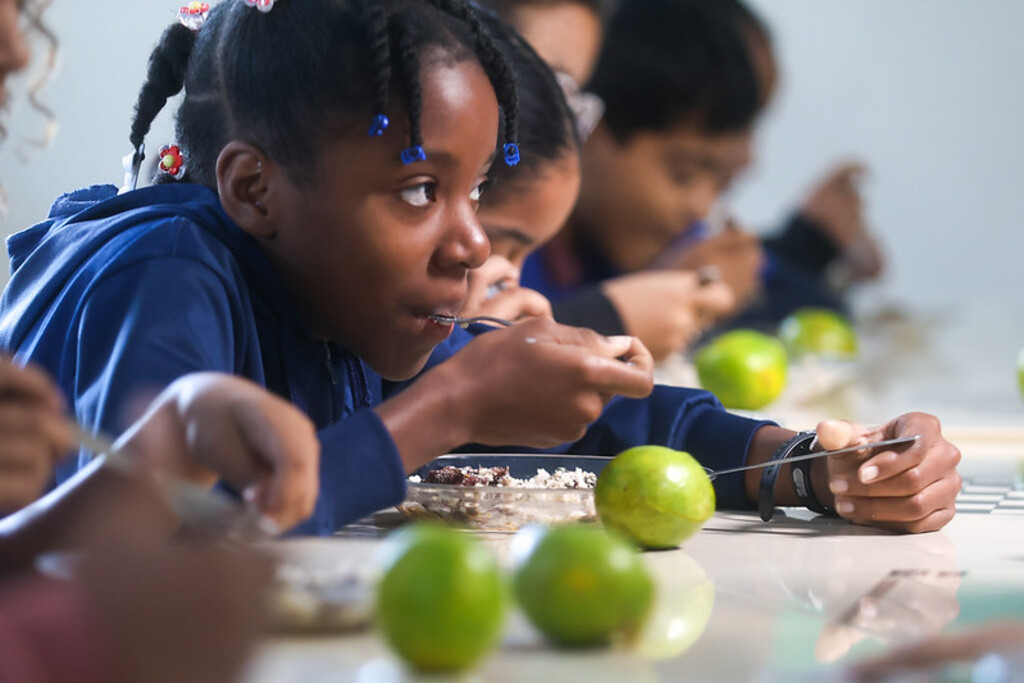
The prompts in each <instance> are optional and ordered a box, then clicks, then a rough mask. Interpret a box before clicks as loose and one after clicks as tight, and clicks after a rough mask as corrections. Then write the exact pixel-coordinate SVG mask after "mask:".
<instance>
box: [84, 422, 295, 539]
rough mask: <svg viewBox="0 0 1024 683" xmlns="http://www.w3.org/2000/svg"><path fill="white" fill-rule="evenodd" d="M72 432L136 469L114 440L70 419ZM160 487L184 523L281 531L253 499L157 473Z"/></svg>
mask: <svg viewBox="0 0 1024 683" xmlns="http://www.w3.org/2000/svg"><path fill="white" fill-rule="evenodd" d="M69 423H70V427H71V432H72V436H73V437H74V438H75V440H76V441H77V442H78V443H79V445H81V446H83V447H84V448H85V449H86V450H88V451H91V452H92V454H93V456H94V457H102V458H104V459H105V461H106V463H108V464H109V465H110V466H111V467H114V468H115V469H119V470H121V471H122V472H134V471H135V470H136V469H137V464H136V463H135V462H134V461H133V460H132V459H131V458H130V457H129V456H128V455H127V454H126V453H125V452H124V451H122V450H121V449H119V448H118V447H117V446H116V445H115V443H114V440H113V439H112V438H111V437H110V436H108V435H106V434H104V433H102V432H97V431H93V430H91V429H89V428H88V427H85V426H84V425H82V424H80V423H78V422H76V421H74V420H70V421H69ZM154 479H155V480H156V483H157V487H158V488H159V490H160V492H161V493H162V494H163V496H164V500H165V502H166V503H167V505H168V506H169V507H170V508H171V510H173V511H174V513H175V514H176V515H177V516H178V517H179V518H180V519H181V522H182V524H183V525H184V526H186V527H189V528H192V529H197V530H201V531H203V532H206V533H213V534H216V535H219V536H225V537H228V538H233V539H237V540H246V541H257V540H264V539H267V538H273V537H275V536H278V535H280V533H281V530H280V528H279V527H278V526H277V524H275V523H274V521H273V520H271V519H269V518H268V517H265V516H264V515H263V514H262V513H261V512H260V511H259V509H258V508H257V507H256V505H255V504H253V503H249V502H246V503H241V502H239V501H237V500H235V499H234V498H232V497H231V496H229V495H228V494H226V493H225V492H223V491H221V490H220V489H216V488H212V489H206V488H203V487H201V486H196V485H195V484H193V483H191V482H189V481H186V480H184V479H182V478H180V477H177V476H174V475H172V474H166V473H155V474H154Z"/></svg>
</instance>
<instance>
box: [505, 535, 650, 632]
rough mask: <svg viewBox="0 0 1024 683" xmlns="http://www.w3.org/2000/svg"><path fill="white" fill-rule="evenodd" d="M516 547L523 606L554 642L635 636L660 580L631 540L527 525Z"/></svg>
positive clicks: (517, 583) (516, 582)
mask: <svg viewBox="0 0 1024 683" xmlns="http://www.w3.org/2000/svg"><path fill="white" fill-rule="evenodd" d="M514 544H515V546H517V547H516V548H515V550H516V551H517V552H516V553H514V554H518V555H519V556H520V557H519V558H518V560H517V562H516V570H515V578H514V585H515V594H516V598H517V599H518V600H519V606H520V607H521V608H522V610H523V612H524V613H525V614H526V616H527V618H529V620H530V622H531V623H532V624H533V625H534V626H536V627H537V628H538V629H539V630H540V631H541V632H542V633H544V635H546V636H547V637H548V638H550V639H551V640H552V641H554V642H555V643H558V644H559V645H565V646H577V647H578V646H589V645H599V644H603V643H607V642H609V641H610V640H612V639H613V638H614V637H616V636H625V637H629V636H632V635H634V634H635V633H636V632H637V631H638V630H639V628H640V627H641V625H642V624H643V620H644V617H645V616H646V615H647V612H648V611H649V609H650V606H651V601H652V598H653V593H654V584H653V583H652V581H651V577H650V575H649V574H648V572H647V569H646V568H645V567H644V565H643V561H642V560H641V559H640V554H639V553H638V552H637V550H636V547H634V546H633V545H632V544H630V543H629V542H628V541H627V540H626V539H624V538H622V537H620V536H618V535H617V534H614V533H608V532H606V531H605V530H604V529H601V528H600V527H595V526H589V525H579V524H569V525H564V526H559V527H555V528H552V529H544V528H538V527H533V528H529V529H525V530H523V531H521V532H520V533H519V534H518V535H517V538H516V539H515V541H514Z"/></svg>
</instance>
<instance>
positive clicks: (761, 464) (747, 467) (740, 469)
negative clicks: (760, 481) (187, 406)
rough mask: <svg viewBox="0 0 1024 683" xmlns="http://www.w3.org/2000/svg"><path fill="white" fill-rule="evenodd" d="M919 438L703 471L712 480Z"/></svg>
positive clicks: (880, 442)
mask: <svg viewBox="0 0 1024 683" xmlns="http://www.w3.org/2000/svg"><path fill="white" fill-rule="evenodd" d="M919 438H920V435H917V434H915V435H914V436H901V437H899V438H896V439H886V440H885V441H875V442H872V443H865V444H861V445H859V446H848V447H847V448H840V449H838V450H835V451H817V452H815V453H807V454H805V455H797V456H794V457H792V458H786V459H785V460H783V461H781V463H780V461H778V460H774V461H773V460H768V461H765V462H759V463H757V464H756V465H744V466H743V467H731V468H729V469H727V470H713V469H711V468H710V467H705V468H704V469H705V470H706V471H707V473H708V477H709V478H710V479H711V480H714V479H715V477H718V476H721V475H723V474H734V473H736V472H746V471H747V470H756V469H759V468H762V467H770V466H771V465H778V464H785V463H790V462H800V461H801V460H813V459H815V458H825V457H828V456H830V455H842V454H843V453H853V452H854V451H863V450H874V449H876V448H884V447H887V446H902V445H904V444H909V443H913V442H915V441H917V440H918V439H919Z"/></svg>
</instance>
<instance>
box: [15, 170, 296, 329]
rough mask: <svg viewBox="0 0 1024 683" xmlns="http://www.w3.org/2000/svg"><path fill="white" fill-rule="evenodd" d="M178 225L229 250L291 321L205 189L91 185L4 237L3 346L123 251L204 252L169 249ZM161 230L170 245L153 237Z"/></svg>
mask: <svg viewBox="0 0 1024 683" xmlns="http://www.w3.org/2000/svg"><path fill="white" fill-rule="evenodd" d="M180 222H187V223H190V224H192V225H193V226H201V231H202V233H203V234H204V235H205V236H206V237H207V241H208V242H210V243H211V244H216V243H219V244H220V245H223V246H224V247H226V248H227V249H228V251H230V252H231V253H232V255H233V256H234V259H235V261H236V262H237V264H238V266H239V267H240V268H241V270H242V271H243V274H244V275H245V279H246V281H247V282H248V283H249V284H250V286H252V287H253V289H254V290H257V292H258V294H259V295H260V297H261V298H262V299H263V300H264V301H265V302H266V303H267V304H268V305H270V306H271V307H272V308H273V309H276V312H278V313H281V314H283V315H285V316H286V317H294V316H295V313H294V311H295V308H294V306H292V305H291V302H290V300H289V299H288V296H287V294H286V293H285V290H284V288H283V287H282V286H281V283H280V280H279V278H278V276H277V273H276V271H274V270H273V268H271V266H270V264H269V263H268V262H267V260H266V258H265V257H264V255H263V253H262V252H261V251H260V249H259V247H258V246H257V244H256V242H255V241H254V240H253V239H252V238H251V237H249V236H248V235H247V234H246V233H244V232H243V231H242V230H241V228H239V227H238V226H237V225H236V224H235V223H234V222H233V221H232V220H231V218H230V217H229V216H228V215H227V214H226V213H225V212H224V210H223V209H222V208H221V206H220V201H219V199H218V197H217V194H216V193H215V192H213V191H212V190H210V189H209V188H206V187H203V186H200V185H188V184H177V185H170V184H169V185H156V186H152V187H146V188H142V189H139V190H135V191H133V192H128V193H126V194H121V195H119V194H117V188H116V187H114V186H113V185H95V186H92V187H89V188H86V189H82V190H77V191H75V192H71V193H69V194H66V195H63V196H61V197H60V198H59V199H58V200H57V201H56V202H54V204H53V206H52V207H51V209H50V213H49V215H48V216H47V218H46V220H44V221H43V222H41V223H38V224H37V225H34V226H32V227H31V228H28V229H27V230H24V231H22V232H19V233H16V234H14V235H12V236H11V237H10V238H8V240H7V250H8V254H9V256H10V262H11V279H10V282H9V283H8V286H7V288H6V289H5V290H4V293H3V296H2V298H0V311H2V312H3V315H2V316H0V348H6V349H20V348H21V347H23V345H24V344H25V343H26V340H27V335H28V334H29V332H30V331H31V330H32V329H34V328H36V327H37V325H38V324H39V323H40V322H41V320H42V318H43V317H44V316H46V315H47V314H48V312H49V311H51V310H52V309H53V308H54V306H55V304H56V303H58V301H59V300H60V298H61V297H62V296H64V295H65V294H66V293H68V292H69V290H74V289H75V288H76V286H77V287H86V286H88V283H89V282H93V281H96V280H98V279H100V278H102V277H103V275H104V272H105V271H107V270H109V269H110V268H111V267H112V266H111V264H113V263H122V264H123V261H124V259H123V256H124V255H125V253H126V252H138V253H135V254H133V256H134V258H135V259H136V260H141V259H144V258H147V256H150V255H151V256H153V257H158V256H164V255H166V254H167V253H168V251H171V252H173V251H174V250H175V249H177V250H178V251H184V250H190V249H191V250H195V249H197V248H199V249H201V248H203V245H202V244H199V245H197V244H194V243H190V244H181V245H178V244H173V243H172V244H168V242H167V240H173V239H178V238H177V237H175V233H176V231H175V230H174V229H173V226H174V225H175V224H177V225H182V223H180ZM158 230H162V231H164V233H165V234H166V235H167V240H164V241H161V240H160V239H159V236H157V235H155V234H154V233H155V231H158ZM154 237H156V239H154ZM209 238H212V240H211V239H209ZM150 243H152V246H150V247H147V246H146V245H147V244H150ZM147 250H149V251H151V252H152V253H151V254H147Z"/></svg>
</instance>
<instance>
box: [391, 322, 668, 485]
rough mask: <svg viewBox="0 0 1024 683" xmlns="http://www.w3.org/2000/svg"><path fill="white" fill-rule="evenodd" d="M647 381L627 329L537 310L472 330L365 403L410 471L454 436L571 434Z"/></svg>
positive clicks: (646, 389)
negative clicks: (465, 339)
mask: <svg viewBox="0 0 1024 683" xmlns="http://www.w3.org/2000/svg"><path fill="white" fill-rule="evenodd" d="M538 378H543V380H542V381H540V380H538ZM652 388H653V361H652V359H651V355H650V353H648V352H647V349H645V348H644V347H643V345H642V344H640V342H639V341H637V340H636V339H635V338H633V337H612V338H607V337H602V336H601V335H598V334H597V333H595V332H592V331H591V330H585V329H582V328H576V327H567V326H564V325H559V324H557V323H555V322H553V321H551V320H547V319H542V318H537V319H532V320H527V321H524V322H522V323H519V324H518V325H516V326H515V327H512V328H508V329H502V330H495V331H494V332H489V333H487V334H484V335H481V336H480V337H478V338H477V339H475V340H474V341H473V342H471V343H470V344H468V345H467V346H466V347H465V348H464V349H462V350H461V351H459V353H457V354H456V355H455V356H453V357H452V358H451V359H450V360H448V361H446V362H444V363H442V364H441V365H439V366H437V367H436V368H434V369H432V370H431V371H430V372H428V373H426V374H424V375H423V376H422V377H420V378H419V379H417V380H416V382H415V383H413V384H412V386H410V387H409V388H408V389H406V390H405V391H403V392H402V393H401V394H399V395H398V396H396V397H395V398H393V399H391V400H389V401H387V402H386V403H384V404H382V405H380V406H378V407H377V408H375V409H374V410H375V411H376V412H377V414H378V415H379V416H380V417H381V419H382V420H383V421H384V424H385V425H387V427H388V430H389V431H390V432H391V435H392V437H393V438H394V440H395V444H396V445H397V446H398V451H399V453H400V454H401V455H402V459H403V461H404V462H405V465H406V470H407V471H410V472H411V471H413V470H415V469H417V468H418V467H420V466H422V465H424V464H426V463H427V462H429V461H430V460H432V459H434V458H435V457H437V456H438V455H441V454H443V453H446V452H448V451H449V450H451V449H452V448H454V447H455V446H458V445H461V444H464V443H483V444H488V445H494V446H498V445H523V446H532V447H538V448H544V447H551V446H554V445H557V444H560V443H564V442H566V441H574V440H576V439H578V438H580V437H581V436H582V435H583V434H584V433H585V431H586V427H587V425H588V424H590V423H591V422H593V421H594V420H596V419H597V418H598V417H599V416H600V414H601V412H602V410H603V409H604V406H605V404H606V403H607V402H608V401H609V400H611V398H612V396H614V395H616V394H621V395H624V396H630V397H635V398H640V397H643V396H647V395H648V394H649V393H650V392H651V389H652Z"/></svg>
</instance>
